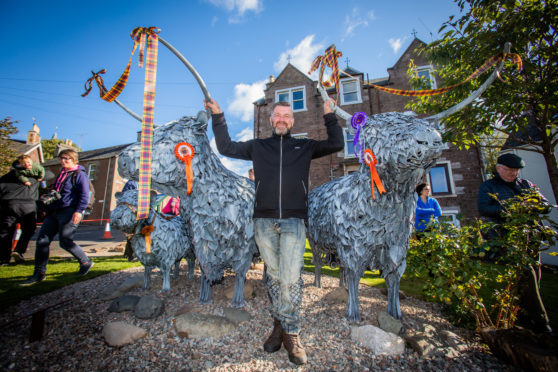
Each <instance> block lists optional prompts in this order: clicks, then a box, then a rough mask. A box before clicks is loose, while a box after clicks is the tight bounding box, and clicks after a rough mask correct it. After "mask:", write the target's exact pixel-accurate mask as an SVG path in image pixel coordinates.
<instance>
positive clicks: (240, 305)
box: [231, 301, 246, 309]
mask: <svg viewBox="0 0 558 372" xmlns="http://www.w3.org/2000/svg"><path fill="white" fill-rule="evenodd" d="M245 305H246V303H245V302H244V301H242V302H231V307H234V308H237V309H242V308H244V306H245Z"/></svg>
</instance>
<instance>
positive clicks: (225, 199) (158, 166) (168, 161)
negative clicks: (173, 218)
mask: <svg viewBox="0 0 558 372" xmlns="http://www.w3.org/2000/svg"><path fill="white" fill-rule="evenodd" d="M207 118H208V116H207V114H206V113H205V112H203V111H202V112H200V113H199V115H198V116H197V117H184V118H182V119H180V120H177V121H172V122H170V123H167V124H165V125H162V126H159V127H158V128H156V129H155V131H154V136H153V169H152V174H151V177H152V187H153V188H154V189H156V190H159V191H162V192H164V193H165V194H167V195H172V196H179V197H180V201H181V203H180V214H181V216H183V218H184V220H185V222H186V225H187V227H188V229H187V230H188V233H189V234H190V236H191V242H192V245H193V247H194V253H195V255H196V258H197V260H198V263H199V265H200V268H201V271H202V279H201V280H202V282H201V290H200V298H199V302H200V303H211V302H212V296H211V284H212V283H213V282H215V281H217V280H219V279H221V278H222V276H223V273H224V270H225V269H226V268H232V269H233V270H234V272H235V274H236V278H235V290H234V294H233V299H232V306H236V307H242V306H244V281H245V277H246V272H247V271H248V269H249V268H250V263H251V262H252V257H253V256H254V254H255V253H256V243H255V241H254V226H253V221H252V214H251V210H252V205H253V203H254V191H255V190H254V183H253V182H252V181H250V180H249V179H248V178H246V177H241V176H238V175H236V174H234V173H233V172H231V171H229V170H227V169H226V168H225V167H224V166H223V165H222V164H221V161H220V160H219V158H218V157H217V155H216V154H215V153H214V152H213V150H212V149H211V147H210V145H209V139H208V138H207ZM182 142H186V143H188V144H190V145H191V146H192V148H193V149H194V155H193V157H192V159H191V164H190V165H191V170H192V180H191V191H190V192H188V189H189V187H188V180H187V177H186V175H185V173H187V172H185V166H184V164H183V163H182V161H181V160H180V159H179V158H177V156H176V155H175V148H176V145H177V144H179V143H182ZM139 153H140V146H139V144H138V143H136V144H133V145H131V146H129V147H128V148H127V149H126V150H124V151H123V152H122V154H120V156H119V158H118V171H119V173H120V174H121V175H122V176H123V177H127V178H130V179H137V177H138V169H139Z"/></svg>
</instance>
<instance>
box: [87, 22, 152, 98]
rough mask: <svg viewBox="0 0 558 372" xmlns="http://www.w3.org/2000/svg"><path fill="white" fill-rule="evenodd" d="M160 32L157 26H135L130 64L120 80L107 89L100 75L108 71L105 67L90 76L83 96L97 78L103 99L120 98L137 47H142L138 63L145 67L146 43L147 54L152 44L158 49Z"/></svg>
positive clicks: (131, 35) (132, 33)
mask: <svg viewBox="0 0 558 372" xmlns="http://www.w3.org/2000/svg"><path fill="white" fill-rule="evenodd" d="M159 32H160V29H159V28H157V27H136V28H134V29H133V30H132V32H131V34H130V37H131V38H132V39H133V40H134V47H133V48H132V53H131V54H130V60H129V61H128V65H127V66H126V68H125V69H124V72H123V73H122V75H121V76H120V77H119V78H118V81H117V82H116V83H115V84H114V85H113V86H112V88H110V90H107V89H106V88H105V86H104V84H103V79H102V78H101V77H100V76H99V74H104V73H105V72H106V71H105V70H104V69H103V70H101V71H99V72H97V73H93V77H92V78H89V80H87V81H86V82H85V90H86V92H85V93H84V94H82V97H85V96H86V95H87V94H89V92H90V91H91V83H92V80H95V82H96V83H97V85H98V86H99V89H100V90H101V98H102V99H104V100H105V101H107V102H112V101H114V100H115V99H116V98H118V96H119V95H120V93H122V91H123V90H124V87H125V86H126V83H127V82H128V77H129V76H130V66H131V65H132V58H133V57H134V53H135V51H136V48H137V47H138V46H139V49H140V50H139V61H138V65H139V67H143V60H144V54H145V52H144V50H145V49H146V45H147V49H148V51H147V54H149V48H150V46H151V47H152V48H155V50H156V49H157V45H158V40H159V39H158V37H157V34H158V33H159ZM156 54H157V53H155V55H156ZM101 87H102V88H101Z"/></svg>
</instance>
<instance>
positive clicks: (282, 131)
mask: <svg viewBox="0 0 558 372" xmlns="http://www.w3.org/2000/svg"><path fill="white" fill-rule="evenodd" d="M277 124H279V123H277ZM273 133H275V134H276V135H278V136H286V135H287V134H290V133H291V129H290V128H289V127H288V126H287V125H285V126H284V127H283V128H281V129H279V128H277V126H275V127H273Z"/></svg>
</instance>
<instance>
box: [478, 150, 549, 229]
mask: <svg viewBox="0 0 558 372" xmlns="http://www.w3.org/2000/svg"><path fill="white" fill-rule="evenodd" d="M524 167H525V162H524V161H523V159H521V158H520V157H519V156H517V155H515V154H511V153H507V154H504V155H500V156H499V157H498V161H497V164H496V175H495V176H494V177H493V178H492V179H490V180H488V181H485V182H484V183H483V184H482V185H481V187H480V189H479V195H478V200H477V204H478V207H479V212H480V215H481V216H483V217H487V219H488V220H489V221H492V222H495V223H502V222H504V219H503V217H502V214H501V212H502V210H503V207H502V205H501V204H500V201H502V200H507V199H510V198H513V197H514V196H516V195H521V193H522V192H523V191H524V190H531V189H535V185H533V184H532V183H531V182H530V181H528V180H525V179H522V178H519V177H518V175H519V170H520V169H521V168H524ZM490 194H497V195H498V199H497V200H496V199H495V198H493V197H492V196H490ZM541 196H542V195H541Z"/></svg>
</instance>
